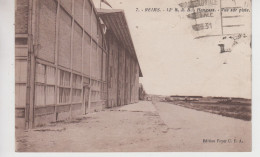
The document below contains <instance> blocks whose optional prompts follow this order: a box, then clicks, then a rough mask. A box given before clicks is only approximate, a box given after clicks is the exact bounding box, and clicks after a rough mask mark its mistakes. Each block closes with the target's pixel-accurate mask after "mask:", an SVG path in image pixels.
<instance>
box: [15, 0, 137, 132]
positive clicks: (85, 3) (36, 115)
mask: <svg viewBox="0 0 260 157" xmlns="http://www.w3.org/2000/svg"><path fill="white" fill-rule="evenodd" d="M107 14H108V16H110V13H106V12H102V11H100V12H98V11H97V10H96V8H95V7H94V4H93V2H92V1H91V0H44V1H43V0H17V1H16V14H15V64H16V65H15V88H16V89H15V112H16V114H15V115H16V127H21V128H32V127H37V126H41V125H44V124H46V123H49V122H56V121H62V120H66V119H71V118H73V117H76V116H78V115H82V114H87V113H89V112H94V111H100V110H102V109H104V108H106V107H114V106H121V105H126V104H129V103H134V102H137V101H138V84H139V76H142V73H141V70H140V66H139V63H138V60H137V57H136V53H135V50H134V46H133V44H132V39H131V35H130V32H129V29H123V28H122V27H121V25H123V26H124V27H127V28H128V26H127V23H126V19H125V16H124V13H123V12H121V13H120V15H118V17H116V16H114V15H113V20H114V22H115V21H118V20H121V21H124V22H125V23H122V24H115V23H114V24H113V25H110V24H111V23H109V22H108V21H107V20H106V19H105V16H107ZM110 18H111V17H110ZM118 18H120V19H118ZM118 29H119V30H118ZM115 30H118V31H119V32H117V31H115ZM123 34H127V35H125V36H124V40H122V38H120V36H122V35H123ZM129 43H130V44H129Z"/></svg>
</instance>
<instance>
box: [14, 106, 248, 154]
mask: <svg viewBox="0 0 260 157" xmlns="http://www.w3.org/2000/svg"><path fill="white" fill-rule="evenodd" d="M203 139H211V140H215V142H214V143H213V142H210V143H209V142H208V143H203ZM217 139H219V140H218V141H217ZM227 139H231V140H232V142H231V143H223V141H224V140H227ZM220 140H222V143H221V142H220ZM234 140H236V143H234ZM240 140H241V141H242V142H243V143H242V142H239V141H240ZM250 150H251V122H248V121H242V120H238V119H232V118H227V117H222V116H219V115H214V114H210V113H204V112H200V111H196V110H192V109H187V108H183V107H180V106H176V105H173V104H167V103H161V102H157V103H153V104H152V103H151V102H139V103H137V104H131V105H127V106H123V107H118V108H116V109H108V110H105V111H101V112H96V113H92V114H87V115H84V116H81V117H79V118H77V119H74V120H73V121H70V122H59V123H55V124H50V125H48V126H44V127H39V128H35V129H32V130H28V131H23V130H16V151H18V152H169V151H170V152H171V151H174V152H175V151H250Z"/></svg>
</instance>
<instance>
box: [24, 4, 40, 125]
mask: <svg viewBox="0 0 260 157" xmlns="http://www.w3.org/2000/svg"><path fill="white" fill-rule="evenodd" d="M37 5H38V1H37V0H36V1H33V0H29V15H28V16H29V18H28V41H29V42H28V63H29V67H28V68H29V70H28V72H29V73H28V74H27V75H28V78H29V91H30V93H29V95H28V96H27V99H28V100H26V111H27V115H26V116H28V120H29V123H27V124H26V125H27V126H26V128H33V127H34V94H35V65H36V64H35V54H36V51H37V47H35V46H34V45H37V42H38V41H37V37H38V36H37V33H36V32H37V26H38V25H37V15H38V14H37ZM28 102H29V105H28V104H27V103H28ZM28 112H29V113H28Z"/></svg>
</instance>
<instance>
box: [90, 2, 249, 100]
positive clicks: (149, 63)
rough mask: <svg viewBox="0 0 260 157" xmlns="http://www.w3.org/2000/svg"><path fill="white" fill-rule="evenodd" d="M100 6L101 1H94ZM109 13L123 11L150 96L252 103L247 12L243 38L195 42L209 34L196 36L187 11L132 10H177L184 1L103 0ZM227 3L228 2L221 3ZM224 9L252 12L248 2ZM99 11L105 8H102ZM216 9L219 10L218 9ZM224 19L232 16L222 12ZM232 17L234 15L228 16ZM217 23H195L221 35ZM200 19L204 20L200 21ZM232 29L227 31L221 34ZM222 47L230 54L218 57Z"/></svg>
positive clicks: (228, 23) (244, 16) (226, 31)
mask: <svg viewBox="0 0 260 157" xmlns="http://www.w3.org/2000/svg"><path fill="white" fill-rule="evenodd" d="M93 1H94V3H95V5H96V7H99V2H100V1H99V0H93ZM107 1H108V2H109V3H110V4H111V5H112V7H113V9H123V10H124V11H125V15H126V18H127V22H128V25H129V29H130V33H131V36H132V40H133V43H134V46H135V50H136V53H137V57H138V60H139V64H140V66H141V70H142V73H143V78H140V82H141V83H142V84H143V86H144V88H145V90H146V92H147V93H148V94H159V95H202V96H228V97H229V96H230V97H244V98H251V48H250V39H251V21H250V20H251V19H250V13H240V14H239V15H241V16H243V18H241V19H239V20H238V21H231V22H230V21H228V19H224V21H223V23H224V24H226V25H231V24H234V23H237V22H238V23H239V22H241V21H243V25H244V26H243V27H241V28H239V31H240V32H243V33H245V34H246V37H245V38H241V39H239V40H237V42H238V43H237V44H235V45H232V44H233V43H234V40H231V39H230V38H229V36H224V37H227V39H225V40H223V36H217V37H207V38H201V39H194V38H195V37H198V36H199V35H205V34H208V32H207V31H200V32H199V33H198V32H195V31H193V29H192V25H194V24H195V20H191V19H188V18H187V14H188V13H187V12H179V13H177V12H159V13H158V12H136V8H139V9H145V8H161V9H166V8H180V7H179V5H178V4H179V3H181V2H185V0H174V1H173V0H107ZM225 2H227V1H225ZM229 2H230V3H223V4H222V5H223V6H227V7H228V6H229V5H230V6H232V5H236V6H242V7H245V8H248V6H249V9H250V4H251V3H250V2H249V0H229ZM101 7H102V8H104V9H109V7H108V6H106V5H105V4H104V3H102V6H101ZM216 7H217V6H216ZM223 14H224V15H226V16H228V15H231V14H232V13H230V14H229V13H223ZM232 15H233V14H232ZM214 17H215V19H214V20H212V19H209V18H206V20H204V19H199V20H200V21H199V20H198V21H197V23H203V22H212V25H213V26H212V27H213V30H214V31H212V32H211V33H212V34H211V35H215V34H219V33H220V30H221V27H219V28H217V26H221V25H220V24H219V22H220V15H219V14H217V13H215V14H214ZM203 20H204V21H203ZM234 31H238V30H236V28H230V27H227V28H225V29H224V33H225V34H228V33H229V32H231V33H233V32H234ZM221 43H224V44H225V46H226V49H231V52H227V53H223V54H221V53H220V47H219V46H218V44H221Z"/></svg>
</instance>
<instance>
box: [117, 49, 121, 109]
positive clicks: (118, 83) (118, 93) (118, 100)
mask: <svg viewBox="0 0 260 157" xmlns="http://www.w3.org/2000/svg"><path fill="white" fill-rule="evenodd" d="M119 47H120V46H119V45H118V47H117V106H118V105H121V103H120V102H121V101H120V99H121V98H120V80H119V66H120V65H119V62H120V58H119V53H120V52H119V50H120V48H119Z"/></svg>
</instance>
